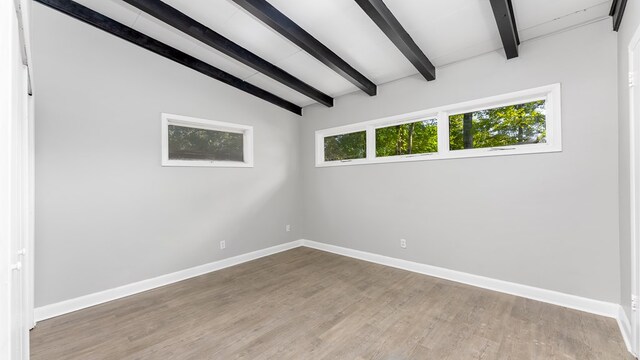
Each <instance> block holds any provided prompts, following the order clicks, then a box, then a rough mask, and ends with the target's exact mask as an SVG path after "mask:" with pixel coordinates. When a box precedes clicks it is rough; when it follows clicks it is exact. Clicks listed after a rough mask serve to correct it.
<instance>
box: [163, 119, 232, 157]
mask: <svg viewBox="0 0 640 360" xmlns="http://www.w3.org/2000/svg"><path fill="white" fill-rule="evenodd" d="M243 138H244V136H243V134H239V133H232V132H225V131H216V130H208V129H198V128H192V127H186V126H178V125H169V159H170V160H211V161H214V160H218V161H244V154H243Z"/></svg>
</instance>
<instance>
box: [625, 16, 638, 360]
mask: <svg viewBox="0 0 640 360" xmlns="http://www.w3.org/2000/svg"><path fill="white" fill-rule="evenodd" d="M628 52H629V54H628V56H629V65H628V71H629V72H628V76H629V78H628V81H629V83H628V85H629V135H630V141H629V153H630V156H629V157H630V164H629V166H630V167H629V175H630V193H629V201H630V232H631V233H630V235H631V296H632V298H631V303H632V313H631V319H630V320H631V329H630V330H631V349H632V352H633V353H634V355H635V354H638V350H639V347H640V311H638V309H637V306H638V305H640V304H638V300H639V299H640V293H639V292H640V219H638V215H640V181H639V180H640V163H638V161H640V153H638V151H639V150H640V106H639V105H637V104H635V97H636V95H637V92H638V91H640V88H639V87H640V26H638V28H637V29H636V32H635V34H634V35H633V37H632V38H631V41H630V42H629V47H628ZM636 52H637V54H636Z"/></svg>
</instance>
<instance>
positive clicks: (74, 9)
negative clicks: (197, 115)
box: [35, 0, 302, 115]
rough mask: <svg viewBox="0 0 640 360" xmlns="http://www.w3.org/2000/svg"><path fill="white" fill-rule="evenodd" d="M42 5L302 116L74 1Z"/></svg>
mask: <svg viewBox="0 0 640 360" xmlns="http://www.w3.org/2000/svg"><path fill="white" fill-rule="evenodd" d="M35 1H36V2H38V3H41V4H43V5H46V6H49V7H51V8H53V9H55V10H58V11H60V12H62V13H64V14H66V15H69V16H71V17H72V18H74V19H77V20H80V21H83V22H85V23H87V24H89V25H92V26H95V27H97V28H98V29H100V30H104V31H106V32H108V33H109V34H111V35H114V36H117V37H119V38H121V39H123V40H126V41H129V42H131V43H133V44H136V45H138V46H140V47H142V48H144V49H147V50H149V51H151V52H153V53H156V54H158V55H160V56H163V57H165V58H167V59H170V60H173V61H175V62H177V63H179V64H182V65H184V66H186V67H188V68H190V69H193V70H195V71H197V72H199V73H201V74H204V75H207V76H209V77H211V78H214V79H216V80H219V81H222V82H223V83H225V84H228V85H231V86H233V87H235V88H236V89H239V90H242V91H244V92H246V93H249V94H251V95H254V96H256V97H259V98H260V99H262V100H265V101H268V102H270V103H272V104H274V105H277V106H279V107H281V108H283V109H286V110H289V111H291V112H293V113H295V114H298V115H302V108H301V107H299V106H298V105H296V104H293V103H291V102H289V101H287V100H285V99H282V98H280V97H278V96H276V95H274V94H272V93H270V92H267V91H264V90H262V89H260V88H258V87H257V86H255V85H252V84H250V83H248V82H246V81H243V80H242V79H239V78H237V77H235V76H233V75H231V74H229V73H227V72H225V71H223V70H220V69H218V68H216V67H214V66H211V65H209V64H207V63H205V62H204V61H201V60H199V59H196V58H195V57H193V56H191V55H188V54H186V53H184V52H182V51H180V50H177V49H174V48H172V47H170V46H168V45H166V44H164V43H161V42H160V41H158V40H155V39H153V38H151V37H149V36H147V35H145V34H143V33H141V32H139V31H136V30H134V29H132V28H130V27H128V26H126V25H123V24H121V23H119V22H117V21H115V20H112V19H110V18H108V17H106V16H104V15H102V14H100V13H98V12H95V11H93V10H91V9H89V8H87V7H85V6H82V5H80V4H78V3H76V2H74V1H71V0H35Z"/></svg>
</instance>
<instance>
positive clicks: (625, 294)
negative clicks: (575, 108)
mask: <svg viewBox="0 0 640 360" xmlns="http://www.w3.org/2000/svg"><path fill="white" fill-rule="evenodd" d="M639 25H640V5H638V2H637V1H629V2H627V8H626V11H625V13H624V17H623V21H622V25H621V26H620V31H619V32H618V97H619V100H618V106H619V107H618V112H619V118H618V119H619V125H618V126H619V127H618V134H619V156H620V157H619V180H620V181H619V184H620V185H619V186H620V283H621V286H620V289H621V293H620V299H621V302H622V307H623V308H624V310H625V312H626V314H627V316H628V317H629V319H631V270H632V269H631V233H630V231H631V228H630V219H631V215H630V202H629V199H630V192H629V191H630V182H629V180H630V174H629V154H630V150H629V86H628V85H627V84H628V73H629V52H628V47H629V42H630V41H631V37H632V36H633V34H634V33H635V31H636V29H637V28H638V26H639Z"/></svg>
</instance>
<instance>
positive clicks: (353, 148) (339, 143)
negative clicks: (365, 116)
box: [324, 131, 367, 161]
mask: <svg viewBox="0 0 640 360" xmlns="http://www.w3.org/2000/svg"><path fill="white" fill-rule="evenodd" d="M366 157H367V133H366V131H360V132H354V133H348V134H340V135H335V136H328V137H325V138H324V160H325V161H337V160H351V159H364V158H366Z"/></svg>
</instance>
